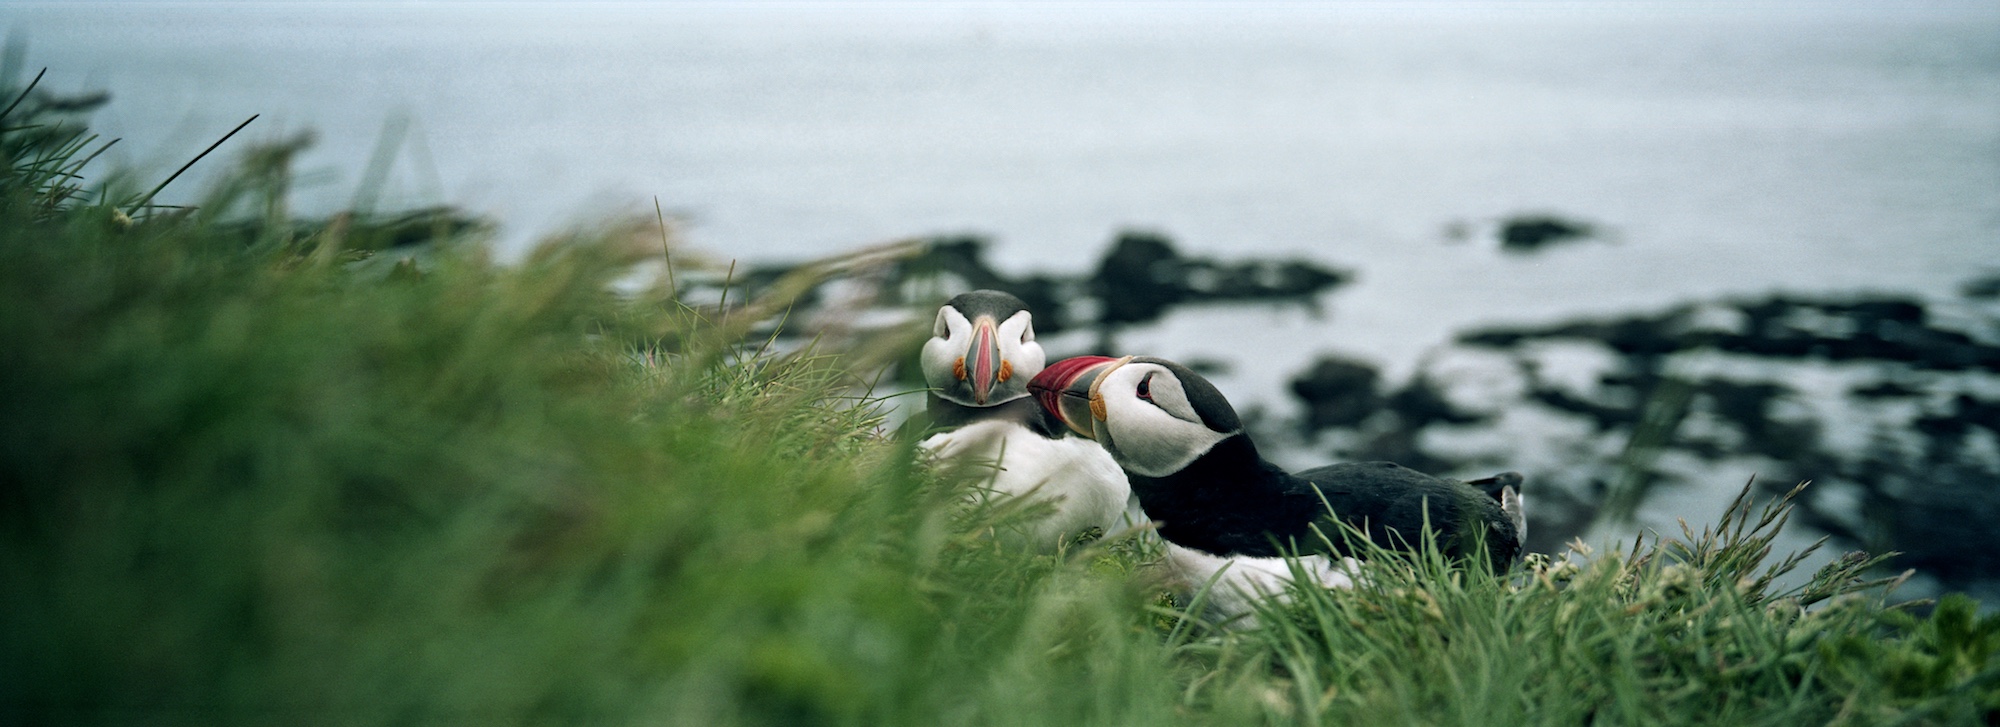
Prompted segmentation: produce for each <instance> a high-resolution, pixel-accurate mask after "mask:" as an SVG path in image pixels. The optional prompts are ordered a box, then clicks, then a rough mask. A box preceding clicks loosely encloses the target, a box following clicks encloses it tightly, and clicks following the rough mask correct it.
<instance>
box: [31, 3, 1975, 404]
mask: <svg viewBox="0 0 2000 727" xmlns="http://www.w3.org/2000/svg"><path fill="white" fill-rule="evenodd" d="M0 29H4V30H5V32H7V33H8V38H9V45H8V47H9V51H8V54H9V55H8V61H9V62H8V69H7V72H9V73H11V74H13V81H14V82H15V83H17V84H18V83H19V82H20V81H22V80H24V79H25V78H26V77H27V76H29V75H32V73H33V72H34V71H36V70H38V69H40V68H43V67H46V68H47V69H48V76H47V78H46V79H45V80H44V81H43V84H44V85H43V87H44V88H47V89H52V90H57V91H92V90H103V91H108V92H109V93H110V94H111V96H112V101H111V102H110V104H109V105H107V106H105V107H104V108H103V109H101V110H100V111H98V112H97V113H96V114H95V115H94V117H93V126H94V129H95V130H96V131H98V132H101V133H103V134H104V135H106V137H107V138H110V137H118V138H122V139H123V141H122V142H121V143H120V144H119V145H117V146H116V147H114V148H113V150H112V152H111V153H109V154H107V155H106V159H107V160H108V161H109V162H110V166H112V167H116V168H119V169H123V170H125V171H126V173H130V174H134V175H136V176H138V177H141V178H145V179H155V178H159V177H161V176H162V175H164V174H166V173H168V172H170V171H171V170H172V169H174V168H175V167H178V166H179V165H180V164H181V163H182V162H184V161H186V160H187V159H189V158H191V157H192V156H193V155H194V154H195V153H197V152H199V151H200V150H201V149H202V148H204V147H205V146H207V145H208V144H209V143H210V142H212V141H213V140H214V139H216V138H218V137H219V136H220V135H221V134H223V133H224V132H226V131H228V130H229V129H230V128H231V127H233V126H235V125H236V124H237V123H239V122H241V121H242V120H243V119H245V118H248V117H250V116H251V115H253V114H255V115H258V120H257V121H256V122H255V123H254V124H252V125H251V126H250V127H249V128H248V129H246V131H245V132H244V134H245V135H246V137H245V138H247V139H250V140H264V141H269V140H276V139H283V138H288V137H290V136H292V135H294V134H298V133H302V132H307V131H310V132H311V133H313V134H314V135H315V138H316V142H315V145H314V146H313V147H312V148H311V149H310V150H309V151H308V152H307V153H305V154H304V155H303V156H302V157H301V158H300V165H299V170H298V171H299V182H300V192H299V196H298V199H297V204H298V206H299V208H300V209H301V210H303V211H307V212H311V211H314V210H318V211H330V210H335V209H340V208H342V207H345V206H347V205H351V204H354V203H355V202H356V201H357V200H358V199H362V198H369V199H377V198H379V199H382V200H391V201H394V202H395V203H399V204H406V205H412V206H414V205H420V204H433V203H449V204H455V205H460V206H462V207H464V208H466V209H469V210H472V211H474V212H477V213H480V214H484V215H488V216H491V217H492V218H494V219H496V220H498V221H499V222H500V224H501V232H500V236H499V240H498V242H497V243H496V244H497V245H499V246H500V247H501V248H502V250H503V252H505V251H516V252H518V251H519V250H522V249H526V248H527V247H528V246H529V245H531V244H533V241H534V240H537V239H539V238H541V237H543V236H546V235H549V234H551V233H554V232H558V231H561V230H564V229H567V228H570V227H574V226H578V225H590V224H593V223H598V222H601V221H602V220H605V219H607V218H609V217H612V216H617V215H632V214H642V215H646V216H650V215H651V214H652V211H653V204H654V200H656V199H657V200H658V201H659V203H660V204H661V205H662V206H663V207H664V208H665V209H666V211H667V212H668V213H669V214H671V215H672V216H673V217H674V219H675V220H677V221H678V222H679V224H680V225H681V228H680V229H681V232H682V234H683V236H684V237H683V239H684V241H685V242H686V244H687V245H688V246H689V248H690V249H692V250H697V251H700V252H701V253H703V254H705V255H707V256H708V257H709V258H710V259H714V260H718V261H721V260H739V261H744V262H749V263H772V262H782V261H791V260H804V259H809V258H815V257H820V256H825V255H831V254H835V253H838V252H841V251H845V250H852V249H856V248H860V247H863V246H867V245H871V244H876V243H880V242H883V241H887V240H894V239H901V238H908V237H911V236H917V235H930V234H963V233H970V234H978V235H982V236H986V237H988V238H990V239H991V240H992V241H993V244H992V246H991V248H990V251H989V252H990V256H991V259H992V261H993V262H994V264H995V265H997V266H998V267H1000V268H1001V269H1003V270H1006V271H1009V272H1014V273H1024V272H1030V271H1047V272H1062V273H1071V274H1074V273H1080V272H1085V271H1087V270H1089V269H1090V268H1091V266H1093V265H1094V264H1095V261H1096V260H1097V259H1098V257H1099V256H1101V255H1102V254H1103V252H1104V250H1105V249H1106V247H1107V245H1108V244H1109V241H1110V240H1111V239H1112V238H1113V236H1114V235H1116V234H1117V233H1118V232H1119V231H1121V230H1144V231H1151V232H1158V233H1162V234H1165V235H1168V236H1170V237H1171V238H1172V239H1173V240H1174V241H1175V242H1176V244H1177V245H1178V246H1179V247H1180V249H1181V250H1182V251H1183V252H1185V253H1187V254H1190V255H1201V256H1209V257H1214V258H1219V259H1224V260H1231V259H1246V258H1251V257H1298V258H1305V259H1310V260H1313V261H1316V262H1319V263H1323V264H1326V265H1332V266H1339V267H1343V268H1348V269H1351V270H1353V271H1355V272H1356V274H1357V278H1356V282H1355V283H1353V284H1352V285H1349V286H1346V287H1343V288H1340V289H1338V290H1336V291H1334V292H1332V293H1330V294H1328V295H1326V296H1324V298H1323V299H1322V301H1321V302H1322V306H1321V307H1320V309H1319V310H1309V309H1306V308H1301V307H1269V306H1225V307H1217V308H1202V309H1186V310H1183V311H1182V312H1180V313H1177V314H1175V315H1173V316H1171V317H1169V318H1168V319H1166V320H1164V321H1161V322H1159V323H1157V324H1153V325H1149V326H1145V327H1142V328H1139V329H1136V330H1133V331H1130V332H1128V333H1127V334H1126V335H1125V336H1124V337H1122V338H1121V339H1120V342H1121V345H1122V346H1123V347H1125V348H1126V349H1128V350H1136V351H1146V352H1151V353H1156V354H1159V355H1165V356H1170V357H1176V358H1199V359H1204V360H1210V361H1217V362H1222V363H1223V364H1225V368H1223V369H1222V370H1221V372H1220V373H1219V374H1218V375H1217V381H1218V384H1220V385H1222V387H1223V388H1224V390H1225V391H1226V392H1229V393H1230V394H1231V396H1232V397H1233V398H1235V399H1237V400H1238V402H1239V405H1240V406H1257V407H1264V408H1267V409H1268V410H1270V411H1275V412H1278V413H1280V414H1282V413H1284V412H1287V411H1292V410H1294V408H1295V406H1296V405H1295V404H1294V403H1292V402H1291V401H1290V400H1289V397H1288V395H1287V394H1286V393H1285V382H1286V380H1287V378H1288V377H1289V376H1291V375H1293V374H1295V373H1296V372H1298V371H1300V370H1302V369H1303V368H1304V367H1305V366H1307V365H1308V364H1309V363H1310V361H1311V360H1312V359H1313V358H1314V357H1316V356H1319V355H1324V354H1339V355H1343V356H1348V357H1353V358H1359V359H1362V360H1367V361H1373V362H1375V363H1377V364H1378V365H1380V366H1382V367H1383V368H1384V369H1385V370H1386V371H1388V372H1390V374H1391V376H1392V377H1394V376H1397V375H1403V374H1407V373H1408V372H1409V371H1411V370H1412V369H1413V368H1414V367H1415V366H1416V365H1417V363H1418V362H1419V361H1421V360H1422V359H1423V357H1424V356H1426V355H1427V354H1428V353H1429V352H1431V351H1434V350H1436V349H1437V347H1439V346H1440V345H1442V344H1444V343H1445V342H1447V341H1449V339H1450V338H1451V336H1452V334H1453V333H1454V332H1456V331H1462V330H1465V329H1467V328H1470V327H1474V326H1482V325H1496V324H1522V325H1526V324H1540V323H1549V322H1554V321H1558V320H1563V319H1566V318H1569V317H1575V316H1590V315H1614V314H1622V313H1633V312H1644V311H1652V310H1658V309H1661V308H1663V307H1665V306H1669V305H1672V304H1675V303H1678V302H1682V301H1687V300H1693V299H1701V298H1713V297H1718V296H1735V295H1742V296H1753V295H1763V294H1767V293H1770V292H1774V291H1787V292H1799V293H1841V294H1845V293H1857V294H1858V293H1876V292H1883V293H1898V294H1909V295H1916V296H1919V297H1922V298H1926V299H1932V300H1939V301H1947V300H1950V299H1954V298H1955V297H1956V296H1957V293H1958V290H1959V287H1960V286H1961V285H1962V284H1964V283H1965V282H1966V281H1968V280H1970V279H1973V278H1976V277H1979V276H1990V275H1993V274H1996V273H2000V3H1995V2H1990V1H1989V2H1933V1H1927V0H1908V1H1902V2H1873V3H1840V2H1805V3H1797V2H1794V3H1769V2H1717V3H1710V2H1618V1H1604V2H1587V3H1585V2H1312V3H1304V2H1294V3H1269V2H1244V3H1239V2H1229V3H1211V2H978V3H966V2H937V3H932V2H924V3H901V2H740V3H698V2H651V3H636V2H625V3H609V2H579V3H560V4H557V3H524V2H509V3H498V2H365V3H364V2H283V3H271V2H264V3H259V2H199V3H194V2H93V1H90V0H66V1H65V2H60V3H45V2H11V1H9V2H0ZM385 140H389V141H392V142H393V143H388V144H385V143H384V142H385ZM232 143H236V142H232ZM378 147H381V149H380V150H378ZM235 148H237V149H241V148H244V147H243V145H240V144H239V145H238V146H236V147H235ZM229 149H230V147H227V146H226V147H225V148H224V151H223V152H219V154H222V155H223V158H216V159H210V160H204V161H203V163H202V164H201V165H198V166H197V168H196V169H195V170H194V171H193V172H191V173H190V176H189V177H187V178H185V179H183V180H182V181H178V182H176V183H175V186H173V187H171V188H170V189H169V190H168V191H167V192H166V193H165V194H163V195H162V197H161V198H160V200H161V201H163V202H167V203H188V202H193V201H196V200H198V199H199V198H200V195H201V193H202V191H203V190H204V188H205V185H206V181H205V180H207V179H210V178H211V177H209V176H208V175H212V174H214V173H216V172H217V171H218V170H220V169H223V168H225V167H226V161H227V160H226V156H227V154H228V153H229ZM378 155H381V156H382V157H383V158H384V159H385V160H386V161H387V162H388V163H387V164H386V165H376V166H374V167H372V168H373V169H374V171H372V172H371V165H370V164H369V160H370V159H371V158H373V157H376V156H378ZM371 179H379V180H380V183H379V184H375V183H372V182H371V181H370V180H371ZM1524 214H1549V215H1556V216H1559V217H1562V218H1565V219H1572V220H1577V221H1580V222H1583V223H1587V224H1588V225H1590V226H1591V227H1592V228H1593V229H1595V230H1597V231H1598V234H1596V235H1595V236H1593V237H1592V238H1590V239H1586V240H1583V241H1581V242H1578V243H1576V244H1571V245H1564V246H1560V247H1554V248H1550V249H1547V250H1545V251H1543V252H1540V253H1537V254H1532V255H1515V254H1508V253H1506V252H1504V251H1502V250H1501V249H1500V248H1499V246H1498V245H1497V244H1495V243H1494V236H1493V234H1492V231H1493V229H1494V228H1495V227H1496V226H1497V225H1498V224H1500V222H1501V221H1503V220H1505V219H1508V218H1509V217H1512V216H1517V215H1524ZM1085 340H1087V339H1083V338H1077V339H1074V340H1072V341H1070V342H1069V343H1068V344H1067V347H1068V348H1069V349H1070V350H1057V351H1055V353H1081V352H1083V351H1081V350H1077V349H1079V348H1080V347H1081V346H1083V345H1084V343H1083V342H1084V341H1085ZM1052 347H1055V346H1052ZM1056 348H1061V347H1056Z"/></svg>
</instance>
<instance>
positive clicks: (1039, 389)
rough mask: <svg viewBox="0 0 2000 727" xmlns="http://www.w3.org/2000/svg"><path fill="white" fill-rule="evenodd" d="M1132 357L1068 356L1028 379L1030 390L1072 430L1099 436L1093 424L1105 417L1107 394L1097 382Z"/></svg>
mask: <svg viewBox="0 0 2000 727" xmlns="http://www.w3.org/2000/svg"><path fill="white" fill-rule="evenodd" d="M1131 360H1132V357H1131V356H1126V357H1125V358H1111V357H1110V356H1077V357H1074V358H1066V359H1063V360H1061V361H1057V362H1055V363H1053V364H1049V367H1048V368H1045V369H1042V372H1041V373H1039V374H1036V375H1035V378H1034V380H1032V381H1029V382H1028V391H1029V392H1032V393H1033V394H1034V395H1035V401H1037V402H1040V403H1041V405H1042V408H1043V409H1047V410H1048V411H1049V413H1050V414H1054V415H1055V416H1056V418H1057V419H1060V420H1062V423H1063V424H1064V425H1065V426H1068V427H1069V430H1070V431H1072V432H1076V433H1077V434H1080V435H1082V436H1083V437H1085V438H1087V439H1096V438H1097V435H1096V434H1095V433H1094V432H1093V431H1092V430H1093V429H1094V427H1093V426H1092V425H1093V424H1094V422H1096V421H1102V420H1103V419H1104V397H1103V395H1101V394H1099V393H1098V391H1097V382H1099V381H1102V380H1103V379H1104V375H1105V374H1109V373H1111V372H1112V371H1114V370H1116V369H1117V368H1118V367H1120V366H1123V365H1125V363H1126V362H1128V361H1131Z"/></svg>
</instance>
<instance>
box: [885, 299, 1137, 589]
mask: <svg viewBox="0 0 2000 727" xmlns="http://www.w3.org/2000/svg"><path fill="white" fill-rule="evenodd" d="M1046 361H1047V357H1046V355H1045V354H1044V353H1043V352H1042V346H1041V344H1039V343H1036V342H1035V326H1034V317H1033V315H1031V314H1030V313H1029V312H1028V307H1027V304H1025V303H1023V302H1022V301H1021V299H1019V298H1016V297H1014V296H1012V295H1009V294H1007V293H1003V292H999V291H994V290H975V291H972V292H970V293H965V294H962V295H959V296H957V297H954V298H952V299H951V300H949V301H946V302H945V304H944V306H943V307H941V308H939V309H938V313H937V322H936V323H935V324H934V325H933V326H932V328H931V338H930V340H929V341H926V342H925V343H924V348H923V354H922V363H923V371H924V381H925V383H926V384H928V385H929V387H930V396H929V397H928V402H929V410H928V414H929V416H930V419H931V426H932V427H934V428H938V429H942V430H944V431H941V432H939V433H937V434H933V435H931V436H929V437H927V438H925V439H924V440H923V442H922V443H921V445H920V446H922V447H923V449H925V450H926V451H928V452H930V453H931V454H932V455H933V456H934V457H936V458H938V459H939V460H940V461H946V462H957V463H960V464H964V465H971V466H991V467H993V468H994V469H993V471H992V473H991V475H990V479H989V480H988V481H987V486H988V487H990V488H991V489H992V490H993V491H994V494H996V495H1002V496H1014V497H1020V496H1028V497H1032V498H1034V499H1035V500H1037V501H1041V500H1047V501H1049V502H1052V503H1053V505H1054V512H1053V513H1052V514H1050V515H1049V516H1048V517H1047V518H1045V519H1042V520H1039V521H1036V522H1035V523H1033V524H1032V525H1030V526H1029V527H1028V528H1027V532H1026V533H1024V535H1025V536H1026V537H1027V539H1028V540H1029V541H1030V543H1031V546H1032V547H1034V548H1035V549H1037V550H1042V551H1052V550H1054V549H1055V548H1056V547H1057V546H1058V545H1059V544H1061V543H1063V542H1067V541H1070V540H1074V539H1076V538H1077V537H1079V536H1082V535H1084V534H1086V533H1089V532H1091V531H1092V530H1093V529H1094V530H1095V531H1096V532H1098V533H1112V532H1116V531H1117V530H1119V529H1120V528H1121V527H1122V526H1123V525H1125V521H1126V520H1127V519H1128V518H1127V517H1126V510H1127V506H1128V500H1130V499H1131V488H1130V487H1129V486H1128V485H1127V484H1126V482H1125V473H1124V472H1123V471H1121V470H1120V469H1119V467H1118V464H1117V463H1116V462H1114V461H1112V459H1111V456H1110V455H1109V454H1107V453H1106V452H1105V451H1104V449H1103V448H1102V447H1099V446H1097V445H1096V444H1095V443H1092V442H1090V441H1086V440H1084V439H1081V438H1078V437H1073V436H1069V432H1068V429H1067V428H1065V427H1064V426H1063V425H1062V422H1061V420H1059V419H1057V418H1056V417H1055V416H1054V415H1052V414H1050V413H1049V412H1048V411H1047V410H1045V409H1043V408H1042V407H1041V406H1040V405H1038V404H1036V402H1035V400H1034V398H1033V397H1030V396H1029V395H1028V388H1027V383H1028V381H1029V380H1030V379H1031V378H1033V377H1034V376H1035V375H1036V374H1038V373H1041V371H1042V366H1043V364H1044V363H1045V362H1046Z"/></svg>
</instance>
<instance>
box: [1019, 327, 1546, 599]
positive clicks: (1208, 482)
mask: <svg viewBox="0 0 2000 727" xmlns="http://www.w3.org/2000/svg"><path fill="white" fill-rule="evenodd" d="M1028 389H1029V390H1031V391H1033V392H1034V394H1035V397H1036V399H1037V401H1038V402H1039V403H1040V404H1041V405H1042V407H1043V408H1044V409H1045V410H1047V411H1048V412H1049V413H1051V414H1053V415H1055V417H1056V418H1057V419H1058V420H1060V421H1061V422H1062V423H1063V424H1064V425H1066V426H1068V427H1069V428H1070V429H1071V430H1072V431H1075V432H1076V433H1077V434H1080V435H1082V436H1086V437H1090V438H1091V439H1094V440H1096V441H1097V442H1098V444H1100V445H1102V446H1103V447H1104V449H1105V450H1106V451H1109V452H1110V453H1111V456H1112V458H1113V459H1115V460H1116V461H1117V462H1118V465H1119V466H1120V467H1121V468H1123V469H1124V470H1125V474H1126V476H1127V478H1128V479H1129V481H1130V484H1131V488H1132V492H1133V494H1135V495H1137V496H1138V500H1139V502H1140V504H1141V505H1143V506H1144V507H1145V511H1146V513H1147V514H1149V515H1151V516H1152V517H1153V519H1154V520H1156V521H1158V522H1159V523H1160V525H1159V533H1160V535H1161V536H1162V537H1164V538H1166V539H1167V540H1168V541H1169V542H1173V543H1176V544H1179V545H1182V546H1185V547H1188V548H1193V549H1195V550H1199V551H1202V552H1206V553H1210V554H1214V555H1221V556H1232V555H1247V556H1260V557H1269V556H1275V555H1280V554H1281V553H1282V552H1283V551H1282V550H1281V549H1280V546H1282V547H1284V548H1295V549H1297V551H1298V552H1300V553H1319V554H1326V555H1333V556H1348V555H1351V553H1349V552H1348V549H1347V545H1346V543H1345V542H1344V539H1343V538H1342V537H1341V535H1340V531H1339V529H1338V528H1337V527H1335V526H1334V523H1333V520H1332V518H1334V517H1336V516H1337V517H1338V518H1339V519H1340V520H1341V521H1344V522H1345V523H1347V524H1348V525H1350V526H1352V527H1354V528H1356V529H1358V530H1360V531H1361V532H1363V533H1366V534H1367V536H1368V538H1369V540H1371V541H1373V542H1374V543H1376V544H1378V545H1381V546H1383V547H1387V548H1391V549H1399V550H1407V549H1411V548H1413V547H1414V545H1415V544H1417V543H1420V542H1421V540H1420V538H1421V537H1422V536H1423V531H1424V528H1425V524H1426V523H1428V524H1429V525H1430V530H1431V534H1432V536H1433V537H1435V538H1436V541H1437V544H1438V547H1439V549H1440V550H1441V551H1443V552H1444V553H1446V554H1448V555H1450V556H1453V557H1455V558H1459V559H1463V558H1468V557H1471V556H1475V555H1484V556H1485V557H1486V558H1488V559H1489V562H1491V563H1492V564H1493V566H1494V568H1495V569H1496V570H1504V569H1506V568H1507V567H1509V566H1510V565H1511V564H1513V563H1514V562H1515V561H1516V560H1517V559H1519V557H1520V554H1521V538H1522V534H1523V532H1524V529H1525V520H1524V519H1523V518H1522V513H1521V507H1520V497H1519V490H1518V484H1519V482H1520V475H1517V474H1514V473H1506V474H1503V475H1498V476H1495V477H1493V478H1488V479H1487V480H1481V481H1479V482H1478V483H1476V484H1475V483H1465V482H1459V481H1457V480H1448V479H1442V478H1438V477H1432V476H1430V475H1426V474H1423V473H1420V472H1417V471H1415V470H1412V469H1409V468H1406V467H1403V466H1401V465H1397V464H1394V463H1390V462H1359V463H1345V464H1334V465H1327V466H1324V467H1315V468H1312V469H1308V470H1302V471H1299V472H1296V473H1293V472H1286V471H1284V470H1283V469H1281V468H1279V467H1278V466H1276V465H1274V464H1271V463H1270V462H1268V461H1266V460H1265V459H1264V458H1263V457H1261V456H1259V455H1258V453H1257V445H1256V444H1255V443H1254V442H1252V441H1250V437H1249V436H1247V435H1245V434H1244V432H1243V424H1242V421H1241V420H1240V419H1238V418H1237V416H1236V410H1235V409H1234V408H1233V407H1231V406H1230V405H1229V400H1228V399H1226V398H1224V397H1223V395H1222V392H1220V391H1218V390H1216V388H1215V386H1214V385H1213V384H1210V383H1209V382H1208V380H1206V379H1204V378H1202V377H1201V376H1200V375H1198V374H1196V373H1195V372H1193V371H1190V370H1188V368H1187V367H1185V366H1181V365H1180V364H1176V363H1173V362H1171V361H1167V360H1164V359H1158V358H1151V357H1131V356H1128V357H1125V358H1119V359H1113V358H1109V357H1105V356H1079V357H1076V358H1070V359H1064V360H1062V361H1058V362H1056V363H1055V364H1054V365H1052V366H1049V367H1048V368H1047V369H1046V370H1044V371H1042V372H1041V373H1040V374H1038V375H1037V376H1036V377H1035V378H1034V380H1033V381H1031V382H1030V383H1029V384H1028ZM1322 498H1323V499H1322ZM1329 507H1331V510H1330V511H1329ZM1315 526H1317V528H1318V529H1319V531H1320V532H1322V533H1325V534H1326V536H1327V538H1326V539H1324V540H1323V539H1321V538H1320V537H1318V536H1316V535H1314V534H1313V530H1314V527H1315ZM1329 540H1330V541H1331V543H1328V542H1327V541H1329Z"/></svg>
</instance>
